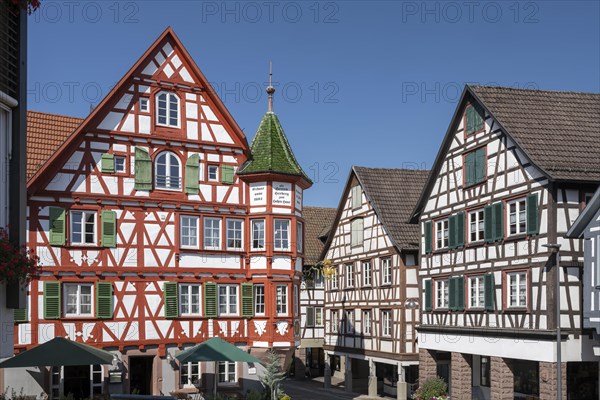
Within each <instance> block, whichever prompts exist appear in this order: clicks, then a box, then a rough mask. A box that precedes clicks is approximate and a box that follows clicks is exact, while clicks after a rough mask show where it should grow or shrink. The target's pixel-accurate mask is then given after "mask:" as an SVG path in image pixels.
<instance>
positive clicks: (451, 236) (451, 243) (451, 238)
mask: <svg viewBox="0 0 600 400" xmlns="http://www.w3.org/2000/svg"><path fill="white" fill-rule="evenodd" d="M455 247H456V215H451V216H450V217H448V248H449V249H454V248H455Z"/></svg>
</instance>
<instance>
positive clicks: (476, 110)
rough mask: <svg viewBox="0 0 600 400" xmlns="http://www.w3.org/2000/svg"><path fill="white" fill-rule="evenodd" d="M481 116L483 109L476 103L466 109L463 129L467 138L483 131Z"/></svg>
mask: <svg viewBox="0 0 600 400" xmlns="http://www.w3.org/2000/svg"><path fill="white" fill-rule="evenodd" d="M483 114H484V113H483V107H481V105H479V104H477V103H474V104H471V105H469V106H468V107H467V110H466V111H465V129H466V133H467V136H469V135H472V134H474V133H476V132H479V131H480V130H482V129H483V117H484V115H483Z"/></svg>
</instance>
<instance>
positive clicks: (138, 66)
mask: <svg viewBox="0 0 600 400" xmlns="http://www.w3.org/2000/svg"><path fill="white" fill-rule="evenodd" d="M167 42H169V43H172V44H173V45H174V46H173V47H176V48H177V49H179V50H180V52H181V57H182V58H183V59H184V60H185V61H186V62H187V63H188V65H189V66H190V68H191V71H190V74H191V75H192V76H193V77H194V78H196V80H197V82H200V83H201V85H202V86H203V87H205V88H207V90H204V91H203V94H204V95H205V96H206V97H207V98H210V99H211V101H212V102H213V103H214V105H215V107H216V109H217V110H218V111H219V112H220V113H221V114H222V115H223V116H224V117H225V120H226V122H227V124H228V125H229V126H230V127H231V129H232V132H233V133H234V134H235V136H236V137H237V138H238V139H239V141H240V142H241V143H242V145H243V147H244V150H246V148H247V140H246V136H245V135H244V133H243V132H242V130H241V129H240V127H239V126H238V125H237V123H236V122H235V120H234V119H233V117H232V116H231V114H230V113H229V111H228V110H227V108H226V107H225V105H224V104H223V102H222V101H221V99H220V98H219V96H217V94H216V92H215V91H214V90H208V89H209V88H210V84H209V82H208V80H207V79H206V77H205V76H204V74H203V73H202V71H200V69H199V68H198V65H197V64H196V63H195V62H194V60H193V58H192V57H191V56H190V54H189V53H188V52H187V50H186V48H185V47H184V46H183V44H182V43H181V41H180V40H179V38H178V37H177V35H175V32H174V31H173V29H172V28H171V27H170V26H169V27H167V29H165V31H164V32H163V33H162V34H161V35H160V36H159V37H158V38H157V39H156V40H155V41H154V43H153V44H152V45H151V46H150V47H149V48H148V49H147V50H146V51H145V52H144V54H142V56H141V57H140V58H139V59H138V60H137V61H136V63H135V64H134V65H133V66H132V67H131V68H130V69H129V71H127V73H126V74H125V75H124V76H123V77H122V78H121V80H119V82H117V84H116V85H114V86H113V88H112V89H111V91H110V92H109V93H108V94H107V95H106V97H104V99H102V101H101V102H100V104H98V106H96V107H95V108H94V110H93V111H92V112H91V113H90V114H89V115H88V116H87V117H86V118H85V119H84V120H83V122H82V123H81V124H80V125H79V126H78V127H77V129H76V130H75V132H74V133H73V134H72V135H70V136H69V137H68V138H67V140H66V141H64V142H63V144H62V145H61V146H60V147H59V148H58V149H57V150H56V151H55V152H54V154H52V155H51V157H50V158H49V159H48V162H47V163H46V165H45V166H44V168H40V169H38V170H37V171H36V172H35V173H34V175H33V177H31V179H30V180H29V182H28V184H27V185H28V187H29V188H31V187H35V186H36V183H37V182H38V181H41V182H45V180H44V175H45V174H49V173H50V168H48V166H49V165H51V164H53V163H55V162H57V161H60V160H61V155H62V153H63V151H66V149H68V148H71V149H73V148H75V147H76V146H77V145H78V143H79V142H80V141H81V140H82V135H81V133H82V132H84V131H85V130H86V129H87V127H88V125H91V124H92V123H93V121H96V120H97V119H98V116H100V115H103V114H105V113H108V112H109V109H108V107H109V105H110V102H111V101H113V100H114V96H115V95H116V94H118V93H119V92H121V91H122V90H123V89H124V88H126V87H127V86H126V85H128V84H129V83H130V80H131V79H132V78H133V76H134V75H136V74H143V73H144V72H143V71H142V69H143V68H144V66H146V65H147V64H148V63H150V62H153V61H152V57H153V55H154V54H155V53H156V52H157V51H158V50H159V48H160V47H161V46H163V45H164V44H165V43H167ZM96 122H97V121H96Z"/></svg>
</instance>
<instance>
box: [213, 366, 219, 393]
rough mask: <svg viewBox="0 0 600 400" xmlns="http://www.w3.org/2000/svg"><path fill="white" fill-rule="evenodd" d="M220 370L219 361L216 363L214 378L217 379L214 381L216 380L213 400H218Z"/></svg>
mask: <svg viewBox="0 0 600 400" xmlns="http://www.w3.org/2000/svg"><path fill="white" fill-rule="evenodd" d="M218 368H219V362H218V361H215V375H214V377H215V379H214V380H215V382H214V397H213V399H214V400H217V382H218V379H219V376H218V373H219V371H218Z"/></svg>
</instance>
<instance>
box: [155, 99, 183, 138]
mask: <svg viewBox="0 0 600 400" xmlns="http://www.w3.org/2000/svg"><path fill="white" fill-rule="evenodd" d="M162 94H166V95H167V96H166V99H165V101H166V104H167V105H166V115H165V118H166V122H165V123H160V122H159V118H160V111H159V110H160V106H159V103H160V101H159V100H158V97H159V96H160V95H162ZM170 95H173V96H175V98H176V99H177V125H173V124H171V123H170V120H171V117H170V116H169V112H170V111H171V107H170V106H171V101H172V100H171V96H170ZM154 97H155V100H156V101H155V112H156V116H155V118H154V123H155V124H156V126H160V127H165V128H175V129H179V128H181V119H182V112H181V99H180V98H179V95H177V93H175V92H172V91H168V90H161V91H159V92H157V93H156V94H155V95H154Z"/></svg>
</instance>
